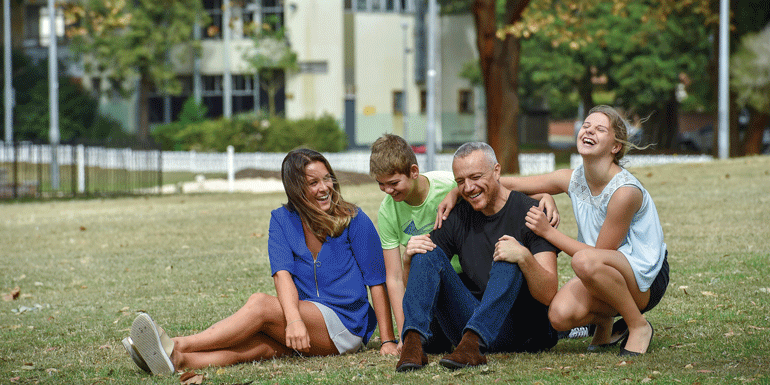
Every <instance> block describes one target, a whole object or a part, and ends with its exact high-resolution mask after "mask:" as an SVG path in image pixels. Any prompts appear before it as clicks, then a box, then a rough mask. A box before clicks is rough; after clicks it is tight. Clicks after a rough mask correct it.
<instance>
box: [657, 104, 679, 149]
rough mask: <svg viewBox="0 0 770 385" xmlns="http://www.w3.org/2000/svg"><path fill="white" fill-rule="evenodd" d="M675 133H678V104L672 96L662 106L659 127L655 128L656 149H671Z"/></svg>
mask: <svg viewBox="0 0 770 385" xmlns="http://www.w3.org/2000/svg"><path fill="white" fill-rule="evenodd" d="M677 132H679V102H677V101H676V96H675V95H673V94H672V95H671V97H670V98H669V99H668V101H667V102H666V103H665V104H664V106H663V117H662V121H661V125H660V126H658V127H657V135H656V143H657V147H658V148H659V149H667V150H671V149H673V148H674V143H675V139H676V134H677Z"/></svg>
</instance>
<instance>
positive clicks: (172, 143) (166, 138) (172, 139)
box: [152, 98, 208, 150]
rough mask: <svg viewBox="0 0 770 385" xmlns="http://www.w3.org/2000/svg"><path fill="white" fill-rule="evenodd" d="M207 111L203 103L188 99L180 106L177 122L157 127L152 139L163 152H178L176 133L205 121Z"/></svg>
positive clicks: (179, 147)
mask: <svg viewBox="0 0 770 385" xmlns="http://www.w3.org/2000/svg"><path fill="white" fill-rule="evenodd" d="M207 110H208V109H207V108H206V106H205V105H204V104H203V103H198V102H196V101H195V99H194V98H188V99H187V100H186V101H185V102H184V104H183V105H182V111H181V112H180V113H179V120H177V121H176V122H172V123H169V124H162V125H159V126H157V127H156V128H155V130H154V131H153V132H152V137H153V139H155V142H156V143H158V144H160V146H161V148H163V149H165V150H180V149H181V145H180V142H179V140H180V139H179V138H178V133H179V132H180V131H181V130H183V129H184V128H185V127H187V126H188V125H190V124H191V123H197V122H201V121H203V120H205V119H206V112H207Z"/></svg>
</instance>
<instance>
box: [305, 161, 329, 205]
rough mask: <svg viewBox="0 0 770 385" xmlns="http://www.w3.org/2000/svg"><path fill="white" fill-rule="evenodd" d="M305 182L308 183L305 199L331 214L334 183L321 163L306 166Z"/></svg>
mask: <svg viewBox="0 0 770 385" xmlns="http://www.w3.org/2000/svg"><path fill="white" fill-rule="evenodd" d="M305 180H306V181H307V191H305V197H306V198H307V200H308V201H310V202H311V203H313V204H316V205H317V206H318V208H320V209H321V210H322V211H324V212H329V210H330V209H331V207H332V191H333V187H334V181H333V180H332V176H331V174H330V173H329V170H327V169H326V166H325V165H324V164H323V163H321V162H312V163H308V165H307V166H305Z"/></svg>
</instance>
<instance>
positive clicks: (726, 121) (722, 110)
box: [717, 0, 730, 159]
mask: <svg viewBox="0 0 770 385" xmlns="http://www.w3.org/2000/svg"><path fill="white" fill-rule="evenodd" d="M729 28H730V2H729V1H728V0H720V2H719V98H718V99H719V108H718V110H719V124H717V127H719V136H718V141H719V159H727V158H728V157H729V156H730V135H729V132H730V103H729V101H730V94H729V88H728V87H729V83H728V81H729V77H728V60H729V59H730V58H729V55H730V39H728V31H729Z"/></svg>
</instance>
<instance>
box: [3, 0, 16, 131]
mask: <svg viewBox="0 0 770 385" xmlns="http://www.w3.org/2000/svg"><path fill="white" fill-rule="evenodd" d="M3 64H4V65H5V66H4V67H3V68H5V71H3V72H4V79H5V86H4V89H5V98H4V99H5V143H6V144H11V142H13V102H14V100H13V99H14V97H13V84H12V83H11V81H12V79H11V72H12V71H13V67H12V65H13V64H12V62H11V0H3Z"/></svg>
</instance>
